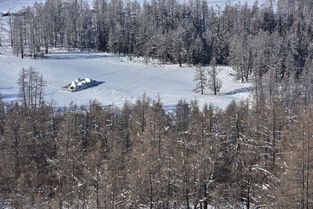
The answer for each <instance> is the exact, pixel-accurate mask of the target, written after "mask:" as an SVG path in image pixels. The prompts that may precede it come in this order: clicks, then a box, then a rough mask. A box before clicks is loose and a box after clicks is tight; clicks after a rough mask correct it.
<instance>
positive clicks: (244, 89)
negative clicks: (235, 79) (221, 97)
mask: <svg viewBox="0 0 313 209" xmlns="http://www.w3.org/2000/svg"><path fill="white" fill-rule="evenodd" d="M253 89H254V87H253V86H251V87H245V88H239V89H235V90H232V91H229V92H227V93H225V95H235V94H240V93H245V92H250V91H253Z"/></svg>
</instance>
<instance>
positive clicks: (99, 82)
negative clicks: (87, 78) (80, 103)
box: [74, 81, 105, 92]
mask: <svg viewBox="0 0 313 209" xmlns="http://www.w3.org/2000/svg"><path fill="white" fill-rule="evenodd" d="M104 83H105V81H97V82H96V83H94V84H92V85H90V86H88V87H86V88H84V89H82V90H79V91H84V90H86V89H90V88H93V87H96V86H99V85H101V84H104ZM79 91H74V92H79Z"/></svg>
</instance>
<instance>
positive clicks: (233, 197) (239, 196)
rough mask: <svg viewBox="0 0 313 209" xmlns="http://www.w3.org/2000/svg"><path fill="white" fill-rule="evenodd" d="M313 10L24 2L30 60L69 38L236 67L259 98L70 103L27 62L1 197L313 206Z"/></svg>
mask: <svg viewBox="0 0 313 209" xmlns="http://www.w3.org/2000/svg"><path fill="white" fill-rule="evenodd" d="M312 9H313V2H312V1H310V0H278V1H276V2H275V4H273V3H271V2H270V1H269V2H268V4H267V6H265V7H258V4H257V3H255V4H254V5H253V6H251V7H250V6H248V5H247V4H245V5H226V6H225V8H223V9H217V8H215V9H214V8H210V7H208V3H207V1H206V0H190V1H186V2H184V3H183V2H180V1H176V0H151V1H145V2H143V3H142V4H140V3H138V2H137V1H123V0H110V1H108V0H95V1H94V4H93V5H88V4H87V3H86V2H84V1H83V0H47V1H46V3H44V4H39V3H36V4H35V5H34V6H33V7H27V8H25V9H23V10H20V11H19V12H17V13H12V14H10V18H11V19H10V22H11V30H12V31H11V32H12V33H11V36H12V37H11V41H12V42H11V44H12V46H13V48H14V51H15V53H16V54H17V55H18V56H21V57H22V58H23V57H24V56H32V57H33V58H35V59H37V58H39V57H40V56H44V54H45V53H48V52H49V50H50V49H51V48H65V49H68V50H77V49H80V50H99V51H106V52H111V53H119V54H123V55H127V56H130V57H134V56H138V57H145V58H146V60H147V61H149V59H158V60H160V61H161V62H163V63H167V62H168V63H177V64H183V63H187V64H200V65H208V64H211V65H212V63H214V65H231V66H233V67H234V69H235V70H236V71H237V73H238V79H241V81H242V82H246V81H248V80H251V81H253V82H254V84H255V88H254V91H253V93H252V94H253V96H254V97H253V100H252V101H242V102H241V103H235V102H234V103H231V104H230V105H229V106H228V107H227V108H226V109H225V110H220V109H219V108H217V107H214V106H212V105H209V103H210V101H208V105H206V106H204V107H203V108H202V107H201V108H200V107H199V106H198V104H197V101H194V102H191V103H187V102H186V101H183V100H182V101H180V102H179V103H178V104H177V106H176V108H175V110H174V111H172V112H165V110H164V108H163V106H162V101H160V100H151V99H149V98H147V97H146V96H145V95H143V96H142V98H139V99H138V100H137V102H136V103H134V104H131V103H125V104H124V106H123V107H122V108H117V107H114V106H102V105H101V104H99V103H98V102H97V101H90V104H89V105H88V106H81V107H77V106H76V105H75V104H72V105H70V106H69V107H67V108H61V109H57V108H55V107H54V106H53V105H52V104H50V102H49V101H45V99H44V97H43V95H44V88H45V81H44V78H43V76H44V75H43V76H42V75H40V74H39V73H37V72H36V71H34V70H33V69H32V68H30V69H24V70H22V71H21V73H20V77H19V79H18V84H19V86H20V101H19V102H12V103H5V102H3V101H1V100H0V157H1V159H2V160H1V162H0V200H1V199H5V200H9V201H10V203H11V205H12V206H13V207H14V208H18V209H20V208H60V209H62V208H98V209H100V208H105V209H123V208H125V209H126V208H127V209H139V208H142V209H148V208H149V209H181V208H186V209H208V208H209V207H210V206H215V207H216V208H243V207H246V208H247V209H249V208H278V209H280V208H290V209H294V208H301V209H305V208H306V209H309V208H312V207H313V188H312V185H313V184H312V181H313V165H312V159H313V155H311V153H313V152H312V150H311V149H312V148H313V146H312V145H313V141H312V139H313V138H312V136H313V106H312V97H313V88H312V84H313V71H312V63H313V59H312V58H313V47H312V40H313V21H312V20H313V13H312ZM199 69H201V68H199ZM199 73H201V71H200V70H199ZM197 80H198V79H197ZM221 82H222V81H221ZM196 91H198V92H200V93H201V88H200V89H199V88H197V89H196ZM311 141H312V142H311Z"/></svg>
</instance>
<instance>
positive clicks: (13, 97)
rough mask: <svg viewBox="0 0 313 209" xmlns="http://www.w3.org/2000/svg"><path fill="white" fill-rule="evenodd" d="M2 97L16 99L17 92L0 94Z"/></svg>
mask: <svg viewBox="0 0 313 209" xmlns="http://www.w3.org/2000/svg"><path fill="white" fill-rule="evenodd" d="M0 96H1V98H2V99H17V98H18V94H0Z"/></svg>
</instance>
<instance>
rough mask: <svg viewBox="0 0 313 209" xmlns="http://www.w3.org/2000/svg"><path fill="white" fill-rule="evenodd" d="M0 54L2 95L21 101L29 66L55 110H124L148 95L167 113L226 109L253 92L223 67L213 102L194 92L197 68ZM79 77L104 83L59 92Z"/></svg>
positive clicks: (72, 55) (106, 57) (82, 56)
mask: <svg viewBox="0 0 313 209" xmlns="http://www.w3.org/2000/svg"><path fill="white" fill-rule="evenodd" d="M0 53H1V55H0V93H1V94H2V97H3V98H4V99H5V100H6V101H10V100H16V99H17V98H18V85H17V83H16V81H17V79H18V74H19V72H20V71H21V69H22V68H29V67H30V66H32V67H33V68H34V69H35V70H36V71H39V72H41V73H42V74H43V76H44V80H46V81H47V82H48V84H47V89H46V99H48V100H55V102H56V104H55V105H57V106H67V105H69V104H70V102H71V101H73V102H74V103H76V104H88V103H89V101H90V100H93V99H97V100H99V101H100V102H101V103H102V104H104V105H110V104H114V105H116V106H122V105H123V103H124V102H125V101H126V100H127V101H130V102H133V101H135V100H136V99H137V98H139V97H141V96H142V95H143V94H144V93H146V94H147V96H149V97H151V98H154V99H156V98H157V97H158V95H159V96H160V98H161V101H162V102H163V103H164V104H165V106H167V107H168V108H169V107H173V106H175V105H176V104H177V102H178V101H179V100H180V99H186V100H187V101H190V100H194V99H197V100H199V103H200V105H203V104H204V103H213V104H215V105H217V106H219V107H221V108H225V107H226V106H227V105H228V104H229V103H230V102H231V101H232V100H235V101H239V100H241V99H246V98H248V97H249V95H250V94H249V90H251V89H249V87H251V84H247V83H246V84H242V83H240V82H239V81H237V80H235V75H234V72H233V70H232V69H231V68H229V67H224V68H223V70H222V72H221V73H220V78H221V79H222V81H223V87H222V89H221V92H220V94H219V95H217V96H214V95H212V92H208V94H207V95H204V96H201V95H199V94H197V93H194V92H193V89H194V88H195V82H194V81H193V78H194V68H191V67H186V66H185V67H183V68H180V67H178V65H158V64H145V63H143V62H134V61H128V60H127V59H126V58H121V57H118V56H115V55H111V54H105V53H96V52H91V53H88V52H86V53H80V52H57V51H56V52H54V53H51V54H49V55H48V56H47V58H45V59H39V60H33V59H28V58H26V59H21V58H18V57H15V56H14V55H12V53H11V49H10V48H4V47H2V48H1V47H0ZM78 77H81V78H85V77H88V78H92V79H95V80H97V81H99V82H103V83H102V84H101V85H98V86H96V87H94V88H88V89H85V90H82V91H78V92H74V93H71V92H68V91H64V90H62V89H61V88H62V87H63V86H64V85H66V84H68V83H70V82H71V81H73V80H74V79H76V78H78Z"/></svg>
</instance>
